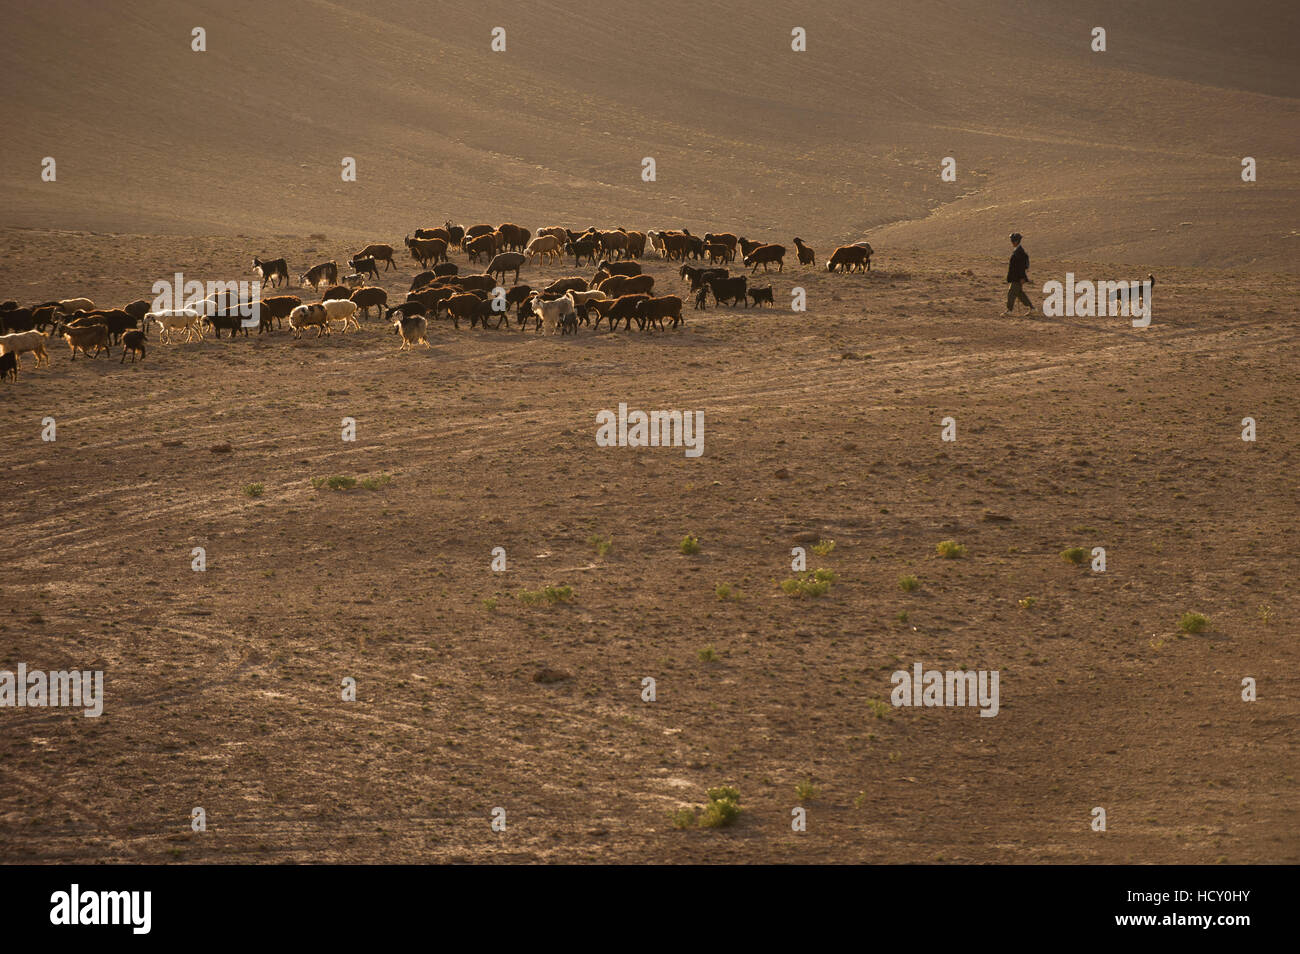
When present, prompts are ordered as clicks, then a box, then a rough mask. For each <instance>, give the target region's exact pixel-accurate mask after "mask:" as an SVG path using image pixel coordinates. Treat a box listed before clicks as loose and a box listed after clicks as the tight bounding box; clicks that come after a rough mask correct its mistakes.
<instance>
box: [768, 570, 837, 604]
mask: <svg viewBox="0 0 1300 954" xmlns="http://www.w3.org/2000/svg"><path fill="white" fill-rule="evenodd" d="M834 582H835V571H834V570H825V569H818V570H813V571H811V572H808V571H805V572H803V573H800V574H799V575H798V576H796V577H791V578H790V579H788V580H785V581H783V582H782V583H781V592H783V593H784V594H785V595H786V596H789V597H791V598H792V599H800V600H802V599H809V598H811V597H815V596H824V595H825V593H826V591H827V590H829V589H830V588H831V584H832V583H834Z"/></svg>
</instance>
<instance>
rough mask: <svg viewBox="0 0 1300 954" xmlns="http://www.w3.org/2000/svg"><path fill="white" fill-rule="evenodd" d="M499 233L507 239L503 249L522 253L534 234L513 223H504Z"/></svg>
mask: <svg viewBox="0 0 1300 954" xmlns="http://www.w3.org/2000/svg"><path fill="white" fill-rule="evenodd" d="M497 231H498V232H500V233H501V235H502V236H503V237H504V238H505V245H503V246H502V248H505V249H511V250H514V251H518V252H522V251H523V250H524V248H525V247H526V246H527V245H528V240H529V239H530V238H532V233H531V232H529V231H528V229H526V228H523V227H521V226H518V225H514V224H513V223H511V222H506V223H504V224H503V225H502V226H501V227H500V228H498V229H497Z"/></svg>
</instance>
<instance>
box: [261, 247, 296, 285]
mask: <svg viewBox="0 0 1300 954" xmlns="http://www.w3.org/2000/svg"><path fill="white" fill-rule="evenodd" d="M253 274H255V275H256V276H257V277H258V278H260V279H261V280H262V281H263V283H268V284H270V285H273V286H274V285H278V284H280V280H281V279H283V280H284V283H285V284H286V285H287V284H289V263H288V262H286V261H285V260H284V259H282V258H273V259H270V260H269V261H265V262H264V261H262V260H261V259H260V258H258V257H257V256H256V255H254V256H253Z"/></svg>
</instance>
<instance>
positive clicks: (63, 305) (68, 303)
mask: <svg viewBox="0 0 1300 954" xmlns="http://www.w3.org/2000/svg"><path fill="white" fill-rule="evenodd" d="M55 305H56V307H57V308H58V310H59V314H62V315H71V314H72V313H73V312H76V311H94V309H95V303H94V302H93V301H91V300H90V299H89V298H64V299H63V300H62V301H59V302H56V303H55Z"/></svg>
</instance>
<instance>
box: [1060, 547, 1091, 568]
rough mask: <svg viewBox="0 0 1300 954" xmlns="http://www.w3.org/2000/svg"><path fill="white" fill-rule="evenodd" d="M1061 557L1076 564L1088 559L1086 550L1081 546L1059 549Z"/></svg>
mask: <svg viewBox="0 0 1300 954" xmlns="http://www.w3.org/2000/svg"><path fill="white" fill-rule="evenodd" d="M1061 559H1062V560H1064V561H1065V562H1066V563H1073V564H1075V565H1076V566H1077V565H1078V564H1080V563H1083V562H1085V561H1086V560H1087V559H1088V551H1087V550H1085V549H1084V548H1083V547H1070V548H1069V549H1068V550H1062V551H1061Z"/></svg>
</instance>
